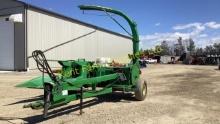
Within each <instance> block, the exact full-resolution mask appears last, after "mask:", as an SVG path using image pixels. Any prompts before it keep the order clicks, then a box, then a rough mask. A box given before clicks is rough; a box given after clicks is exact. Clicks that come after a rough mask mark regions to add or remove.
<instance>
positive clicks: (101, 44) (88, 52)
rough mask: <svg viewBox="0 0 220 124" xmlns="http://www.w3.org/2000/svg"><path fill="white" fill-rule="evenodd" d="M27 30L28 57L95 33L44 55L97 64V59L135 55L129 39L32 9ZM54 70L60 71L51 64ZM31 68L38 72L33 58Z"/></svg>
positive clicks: (29, 11)
mask: <svg viewBox="0 0 220 124" xmlns="http://www.w3.org/2000/svg"><path fill="white" fill-rule="evenodd" d="M27 16H28V17H27V18H28V21H27V26H28V29H27V30H28V31H27V35H28V43H27V44H28V48H27V49H28V56H29V57H30V56H31V53H32V51H34V50H36V49H39V50H47V49H49V48H51V47H53V46H56V45H59V44H62V43H64V42H66V41H69V40H72V39H74V38H77V37H80V36H82V35H85V34H88V33H91V32H93V31H95V33H92V34H91V35H88V36H85V37H83V38H80V39H77V40H75V41H73V42H70V43H67V44H65V45H62V46H59V47H56V48H54V49H52V50H49V51H48V52H46V53H45V55H46V57H47V58H48V59H56V60H57V59H59V60H69V59H78V58H86V59H87V60H95V59H96V58H97V57H102V56H105V57H112V58H115V57H119V56H126V55H127V54H128V53H132V42H131V40H130V39H127V38H124V37H120V36H117V35H114V34H110V33H107V32H104V31H99V30H96V29H93V28H90V27H86V26H84V25H81V24H77V23H74V22H71V21H67V20H63V19H61V18H57V17H54V16H51V15H48V14H46V13H41V12H38V11H35V10H31V9H29V10H28V11H27ZM51 64H52V67H57V66H58V65H57V64H55V63H51ZM29 68H31V69H32V68H36V64H35V62H34V61H33V59H32V58H30V59H29Z"/></svg>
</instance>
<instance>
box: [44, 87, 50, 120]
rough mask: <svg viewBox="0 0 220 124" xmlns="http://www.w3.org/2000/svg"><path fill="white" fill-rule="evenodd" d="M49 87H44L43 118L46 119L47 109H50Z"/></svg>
mask: <svg viewBox="0 0 220 124" xmlns="http://www.w3.org/2000/svg"><path fill="white" fill-rule="evenodd" d="M51 92H52V89H51V86H50V85H45V87H44V118H47V113H48V109H49V108H50V102H51Z"/></svg>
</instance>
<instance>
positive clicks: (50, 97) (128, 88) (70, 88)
mask: <svg viewBox="0 0 220 124" xmlns="http://www.w3.org/2000/svg"><path fill="white" fill-rule="evenodd" d="M79 8H80V9H81V10H97V11H103V12H105V13H106V14H108V15H109V16H111V15H110V14H109V13H111V14H116V15H119V16H121V17H123V18H124V19H125V20H126V21H127V22H128V24H129V26H130V28H131V32H132V34H131V37H132V41H133V55H132V57H131V62H130V63H128V64H126V65H120V66H118V65H117V66H116V65H114V64H112V65H111V66H107V67H103V66H97V64H95V63H94V62H90V61H86V60H84V59H79V60H69V61H58V63H59V64H60V65H61V66H62V69H61V71H60V73H59V74H55V73H54V71H53V70H52V69H51V68H50V66H49V64H48V62H47V59H46V57H45V56H44V53H43V52H42V51H40V50H36V51H34V52H33V53H32V57H33V58H34V60H35V61H36V63H37V67H38V69H39V70H40V71H41V72H42V73H43V76H42V77H41V78H42V79H41V78H35V79H33V80H31V81H28V82H26V83H24V84H20V85H18V87H28V88H43V89H44V99H43V100H41V101H37V102H35V103H31V104H29V105H26V106H25V107H31V108H33V109H37V108H44V117H45V118H46V117H47V113H48V109H51V108H54V107H56V106H60V105H63V104H67V103H69V102H71V101H73V100H78V99H80V107H81V110H82V107H83V99H84V98H88V97H95V96H98V95H102V94H108V93H112V92H113V91H125V92H134V93H135V98H136V99H137V100H144V99H145V98H146V95H147V83H146V81H145V80H143V79H141V78H140V74H141V70H140V67H139V61H138V57H136V56H135V55H136V54H137V53H138V51H139V36H138V32H137V28H136V27H137V26H136V23H135V22H134V21H132V20H131V19H130V18H129V17H127V16H126V15H125V14H123V13H122V12H120V11H118V10H114V9H111V8H107V7H101V6H85V5H81V6H79ZM114 21H116V20H114ZM116 22H117V21H116ZM80 112H82V111H80Z"/></svg>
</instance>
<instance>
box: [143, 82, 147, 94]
mask: <svg viewBox="0 0 220 124" xmlns="http://www.w3.org/2000/svg"><path fill="white" fill-rule="evenodd" d="M142 94H143V96H146V94H147V88H146V84H145V83H144V85H143V90H142Z"/></svg>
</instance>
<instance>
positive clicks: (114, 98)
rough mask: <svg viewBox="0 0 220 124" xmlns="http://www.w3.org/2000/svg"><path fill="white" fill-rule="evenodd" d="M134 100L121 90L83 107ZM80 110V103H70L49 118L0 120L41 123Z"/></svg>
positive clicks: (4, 118) (7, 118) (5, 118)
mask: <svg viewBox="0 0 220 124" xmlns="http://www.w3.org/2000/svg"><path fill="white" fill-rule="evenodd" d="M40 98H42V96H37V97H34V98H31V99H28V100H22V101H18V102H15V103H11V104H9V105H14V104H20V103H25V102H33V101H35V100H39V99H40ZM132 101H136V99H135V98H134V97H133V94H131V93H119V92H114V93H112V94H107V95H101V96H98V97H96V98H94V99H92V100H88V101H85V102H83V108H88V107H91V106H95V105H97V104H100V103H103V102H125V103H130V102H132ZM79 110H80V104H75V105H70V106H66V107H62V108H58V109H53V110H50V112H49V113H48V118H47V119H44V118H43V115H34V116H29V117H26V118H14V117H0V120H3V121H8V120H15V119H22V120H23V121H25V122H27V123H30V124H34V123H40V122H43V121H47V120H50V119H53V118H56V117H59V116H62V115H65V114H69V113H71V112H75V111H79Z"/></svg>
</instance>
